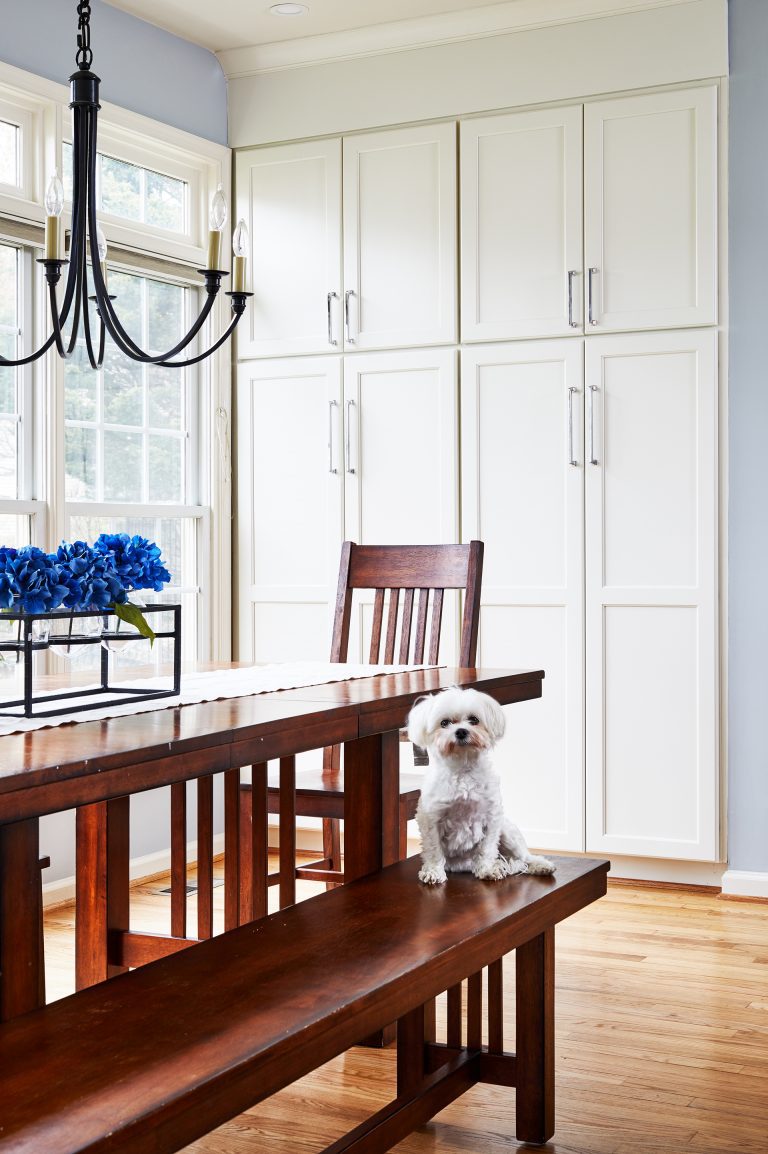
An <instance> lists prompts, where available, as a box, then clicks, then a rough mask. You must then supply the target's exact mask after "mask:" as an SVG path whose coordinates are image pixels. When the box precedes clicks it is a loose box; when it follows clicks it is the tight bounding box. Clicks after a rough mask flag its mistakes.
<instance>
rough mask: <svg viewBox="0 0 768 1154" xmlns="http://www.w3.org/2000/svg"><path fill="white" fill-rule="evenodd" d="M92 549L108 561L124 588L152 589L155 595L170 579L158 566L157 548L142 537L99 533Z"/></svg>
mask: <svg viewBox="0 0 768 1154" xmlns="http://www.w3.org/2000/svg"><path fill="white" fill-rule="evenodd" d="M93 547H94V549H95V550H96V552H97V553H102V554H104V555H105V556H108V557H110V558H111V559H112V564H113V566H114V569H115V571H116V572H117V574H118V575H119V577H120V579H121V580H122V582H123V584H124V585H125V588H126V589H154V591H155V592H156V593H159V592H160V590H161V589H162V588H163V586H164V585H165V584H167V583H168V582H169V581H170V579H171V575H170V573H169V572H168V570H167V569H166V568H165V566H164V565H163V563H162V558H161V556H160V549H159V547H158V546H157V545H155V544H154V542H152V541H148V540H147V539H146V537H139V536H133V537H129V536H128V534H127V533H102V534H101V536H100V537H98V538H97V539H96V542H95V543H94V546H93Z"/></svg>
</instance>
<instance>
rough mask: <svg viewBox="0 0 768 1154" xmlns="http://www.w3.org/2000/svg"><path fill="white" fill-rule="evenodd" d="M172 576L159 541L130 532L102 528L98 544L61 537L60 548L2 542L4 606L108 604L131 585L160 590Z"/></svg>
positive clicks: (42, 609) (28, 609)
mask: <svg viewBox="0 0 768 1154" xmlns="http://www.w3.org/2000/svg"><path fill="white" fill-rule="evenodd" d="M170 579H171V575H170V573H169V572H168V570H167V569H166V568H165V567H164V566H163V564H162V561H161V558H160V550H159V548H158V547H157V545H155V544H154V543H152V542H151V541H147V540H146V538H145V537H138V536H135V537H129V536H128V534H127V533H114V534H108V533H102V535H101V536H100V537H99V539H98V541H97V542H96V544H95V545H94V546H93V547H91V546H90V545H88V544H86V542H85V541H74V542H72V543H71V544H69V543H67V542H66V541H62V543H61V544H60V545H59V547H58V549H57V550H56V552H55V553H44V552H43V550H42V549H38V548H36V547H35V546H34V545H25V546H24V548H22V549H14V548H11V547H8V546H4V545H3V546H0V610H2V609H16V610H19V609H21V610H22V611H23V612H24V613H47V612H49V611H50V610H53V609H58V608H59V607H60V606H62V605H63V606H64V608H65V609H71V610H73V611H76V610H81V609H90V610H107V609H109V608H110V607H112V606H115V605H122V604H124V603H125V602H126V601H127V600H128V592H129V591H130V590H131V589H154V590H155V591H156V592H159V591H160V590H161V589H162V588H163V585H164V584H165V583H166V582H167V581H170Z"/></svg>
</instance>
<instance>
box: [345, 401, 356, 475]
mask: <svg viewBox="0 0 768 1154" xmlns="http://www.w3.org/2000/svg"><path fill="white" fill-rule="evenodd" d="M354 403H355V402H354V401H347V413H346V415H347V422H346V423H347V428H346V433H345V436H344V455H345V457H346V460H347V472H348V473H354V471H355V470H354V469H353V468H352V433H351V425H352V416H351V410H352V406H353V405H354Z"/></svg>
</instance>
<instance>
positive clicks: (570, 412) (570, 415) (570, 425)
mask: <svg viewBox="0 0 768 1154" xmlns="http://www.w3.org/2000/svg"><path fill="white" fill-rule="evenodd" d="M578 391H579V390H578V389H576V388H574V387H573V386H571V388H570V389H569V390H568V464H569V465H575V466H578V464H579V462H578V461H577V460H576V453H575V451H574V448H573V398H574V394H575V393H578Z"/></svg>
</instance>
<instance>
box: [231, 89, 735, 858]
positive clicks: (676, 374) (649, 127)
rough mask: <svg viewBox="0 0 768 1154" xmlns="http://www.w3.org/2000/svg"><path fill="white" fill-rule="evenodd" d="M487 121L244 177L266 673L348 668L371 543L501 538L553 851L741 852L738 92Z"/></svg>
mask: <svg viewBox="0 0 768 1154" xmlns="http://www.w3.org/2000/svg"><path fill="white" fill-rule="evenodd" d="M456 127H457V126H456V125H455V124H454V123H450V124H446V123H437V124H428V125H415V126H412V127H406V128H397V129H385V130H381V131H376V132H366V133H360V134H355V135H351V136H349V137H344V138H333V139H323V140H319V141H307V142H302V143H295V144H285V145H276V146H271V147H262V148H252V149H245V150H242V151H240V152H239V153H238V154H237V157H236V195H237V214H238V216H243V217H244V218H245V220H246V223H247V225H248V228H249V233H250V240H251V248H252V266H251V267H252V269H253V286H252V287H253V289H254V296H253V299H252V301H251V302H250V305H249V309H248V311H247V313H246V317H245V318H244V320H243V322H242V324H241V326H240V329H239V331H238V346H237V349H238V357H239V360H240V364H239V366H238V387H237V432H238V498H237V507H238V522H237V524H238V557H239V563H238V574H239V597H238V603H239V623H238V633H239V656H240V658H241V659H243V660H254V661H260V662H267V661H280V660H289V659H293V658H305V659H312V658H314V659H323V658H324V657H325V655H326V654H327V652H328V644H329V638H330V635H331V609H332V601H333V596H334V592H335V583H336V574H337V569H338V558H339V547H340V544H341V542H342V541H343V540H344V539H345V538H349V539H352V540H355V541H358V542H361V543H366V542H367V543H383V544H386V543H402V544H407V543H411V542H413V543H417V542H425V543H429V542H440V541H453V540H458V539H460V538H461V539H463V540H465V541H469V540H471V539H473V538H480V539H482V540H483V541H484V542H485V564H484V574H483V597H482V610H481V626H480V648H479V660H480V661H481V662H482V664H484V665H486V666H500V667H510V666H513V667H529V668H531V667H532V668H543V669H544V670H545V674H546V677H545V682H544V692H543V696H542V698H541V699H540V700H538V701H533V702H526V703H523V704H522V705H517V706H515V707H514V709H510V710H508V711H507V712H508V732H507V736H506V737H505V739H504V742H503V744H502V748H501V749H500V750H499V751H498V755H497V763H498V767H499V769H500V771H501V773H502V780H503V787H504V792H505V797H506V800H507V805H508V808H509V811H510V813H511V814H512V815H513V816H514V819H515V820H516V821H518V822H519V824H520V825H521V826H522V828H523V829H524V831H525V833H526V836H527V837H528V839H529V841H530V843H531V844H532V845H534V846H536V847H538V848H542V849H552V850H566V851H567V850H586V851H589V852H598V853H605V854H614V855H616V854H626V855H631V856H656V857H663V858H678V859H689V860H700V861H707V860H709V861H714V860H717V859H718V856H719V851H720V845H719V839H718V799H719V793H720V787H719V776H718V746H719V734H718V717H719V710H720V705H719V689H718V652H717V639H718V600H717V570H718V562H717V557H718V553H717V518H718V490H717V475H718V473H717V355H716V329H715V327H714V326H715V324H716V322H717V261H716V255H717V198H716V190H717V171H718V168H717V88H716V87H715V86H713V85H700V86H695V87H693V88H690V89H674V90H669V91H665V92H653V93H646V94H640V95H632V96H626V97H616V98H612V99H610V100H593V101H589V102H586V103H583V104H582V103H580V104H577V105H569V106H566V107H554V108H537V109H534V110H530V111H529V110H522V111H517V112H510V113H504V114H493V115H488V116H473V117H471V118H467V119H465V120H462V121H461V122H460V124H459V126H458V127H459V163H458V170H457V136H456ZM457 179H458V186H459V190H460V198H459V204H460V209H458V206H457V199H456V189H457ZM457 209H458V215H457ZM457 224H458V226H459V230H458V231H459V234H460V257H461V259H460V261H457ZM459 298H460V300H461V349H460V350H459V348H458V347H457V338H458V329H457V300H458V299H459ZM707 326H709V327H707ZM459 357H460V365H459V364H458V362H459ZM459 371H460V376H459ZM459 444H460V446H461V447H460V449H459ZM368 611H369V610H368V609H367V608H366V607H365V606H364V607H363V608H362V609H361V610H360V612H361V614H363V615H364V614H365V612H368ZM445 616H446V622H447V627H448V637H447V647H446V648H445V649H444V653H445V656H446V659H448V660H450V658H451V652H452V650H451V647H452V642H453V641H454V640H455V632H456V622H457V620H458V612H456V613H453V612H452V610H451V609H449V610H447V611H446V615H445ZM359 625H360V621H357V622H353V625H352V629H353V634H352V638H353V640H352V652H353V653H354V652H355V645H356V635H357V633H358V626H359ZM357 652H358V656H360V657H361V658H362V659H366V657H367V655H366V654H362V653H359V650H358V651H357Z"/></svg>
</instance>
